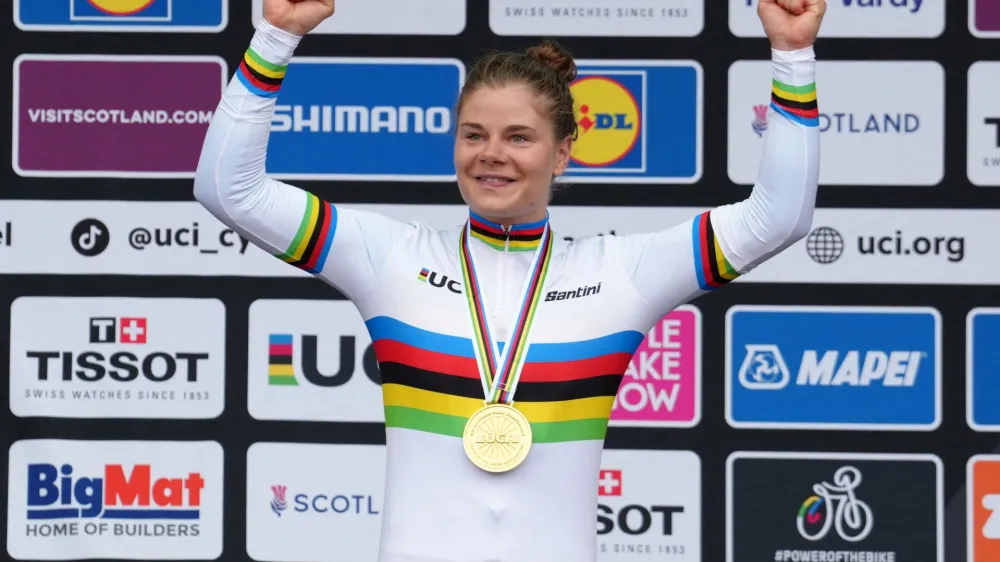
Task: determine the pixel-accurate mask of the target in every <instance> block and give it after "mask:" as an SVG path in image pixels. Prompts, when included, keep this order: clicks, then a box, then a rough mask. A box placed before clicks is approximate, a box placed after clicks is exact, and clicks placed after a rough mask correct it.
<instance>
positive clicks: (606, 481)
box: [597, 470, 622, 496]
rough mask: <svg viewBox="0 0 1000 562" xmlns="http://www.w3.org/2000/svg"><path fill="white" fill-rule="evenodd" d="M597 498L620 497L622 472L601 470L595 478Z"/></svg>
mask: <svg viewBox="0 0 1000 562" xmlns="http://www.w3.org/2000/svg"><path fill="white" fill-rule="evenodd" d="M597 495H598V496H620V495H622V471H620V470H601V472H600V473H599V474H598V477H597Z"/></svg>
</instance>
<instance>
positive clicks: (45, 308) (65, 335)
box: [10, 297, 226, 419]
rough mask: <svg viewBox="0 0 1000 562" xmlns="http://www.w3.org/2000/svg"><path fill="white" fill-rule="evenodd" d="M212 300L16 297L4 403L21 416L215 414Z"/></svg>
mask: <svg viewBox="0 0 1000 562" xmlns="http://www.w3.org/2000/svg"><path fill="white" fill-rule="evenodd" d="M225 316H226V311H225V305H223V304H222V302H221V301H218V300H215V299H142V298H105V297H100V298H82V297H81V298H73V297H20V298H18V299H16V300H15V301H14V302H13V303H12V304H11V326H12V329H11V335H10V408H11V411H12V412H13V413H14V414H15V415H17V416H21V417H29V416H47V417H70V418H187V419H192V418H213V417H216V416H218V415H220V414H221V413H222V409H223V406H224V404H225V337H226V333H225V332H226V329H225Z"/></svg>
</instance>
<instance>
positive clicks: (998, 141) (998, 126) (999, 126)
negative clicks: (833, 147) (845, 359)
mask: <svg viewBox="0 0 1000 562" xmlns="http://www.w3.org/2000/svg"><path fill="white" fill-rule="evenodd" d="M983 123H984V124H986V125H992V126H993V132H994V134H995V137H994V141H993V142H994V144H995V145H996V147H997V148H1000V117H987V118H986V119H983ZM7 224H10V223H7Z"/></svg>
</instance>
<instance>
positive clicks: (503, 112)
mask: <svg viewBox="0 0 1000 562" xmlns="http://www.w3.org/2000/svg"><path fill="white" fill-rule="evenodd" d="M550 109H551V103H550V102H549V101H548V100H546V99H545V98H544V97H542V96H539V95H537V94H536V93H535V91H534V90H533V89H532V88H531V87H530V86H528V85H509V86H503V87H491V86H486V87H482V88H478V89H477V90H475V91H474V92H472V93H470V94H469V96H468V97H467V98H466V99H465V100H464V102H463V104H462V108H461V112H460V113H459V115H458V134H457V138H456V139H455V172H456V174H457V176H458V187H459V190H460V191H461V193H462V199H464V200H465V202H466V204H468V205H469V207H470V208H471V209H472V211H473V212H475V213H477V214H479V215H481V216H483V217H485V218H487V219H489V220H491V221H493V222H496V223H499V224H504V225H509V224H523V223H530V222H536V221H540V220H542V219H544V218H545V210H546V208H547V207H548V203H549V190H550V189H551V185H552V181H553V179H554V176H559V175H562V173H563V172H564V171H565V170H566V165H567V164H568V163H569V155H570V150H571V147H572V140H571V139H570V138H569V137H567V138H563V139H557V138H556V133H555V127H554V126H553V122H552V119H551V117H550V114H551V112H550Z"/></svg>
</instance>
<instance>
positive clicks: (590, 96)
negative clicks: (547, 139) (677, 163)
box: [570, 76, 642, 167]
mask: <svg viewBox="0 0 1000 562" xmlns="http://www.w3.org/2000/svg"><path fill="white" fill-rule="evenodd" d="M570 91H571V92H572V94H573V99H574V100H575V101H576V102H577V103H578V104H579V107H578V111H577V125H578V127H579V136H578V138H577V140H576V142H575V143H574V144H573V151H572V153H571V154H570V157H571V158H572V160H573V162H575V163H577V164H579V165H581V166H590V167H605V166H612V165H614V164H617V163H618V162H620V161H622V160H623V159H625V158H626V157H627V156H628V155H629V154H631V153H632V151H633V150H634V149H635V148H636V146H637V145H638V143H639V139H640V132H641V128H642V110H641V109H640V105H639V100H640V99H642V98H641V95H642V94H641V91H640V92H634V91H633V90H631V89H629V88H628V87H626V86H625V83H623V82H622V81H621V80H619V79H617V78H616V77H612V76H584V77H582V78H580V79H578V80H576V81H575V82H573V84H572V85H570Z"/></svg>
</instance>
